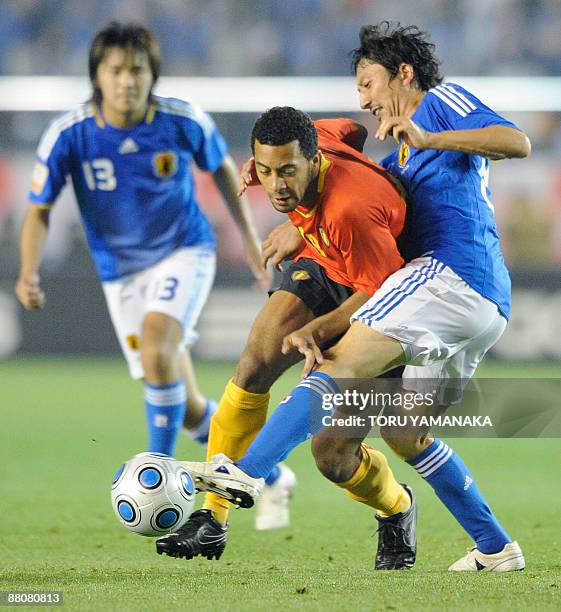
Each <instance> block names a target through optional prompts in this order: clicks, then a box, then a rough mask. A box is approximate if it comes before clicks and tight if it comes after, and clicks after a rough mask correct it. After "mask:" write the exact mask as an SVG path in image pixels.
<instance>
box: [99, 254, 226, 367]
mask: <svg viewBox="0 0 561 612" xmlns="http://www.w3.org/2000/svg"><path fill="white" fill-rule="evenodd" d="M215 272H216V254H215V252H214V251H213V250H212V249H209V248H208V247H184V248H182V249H178V250H177V251H174V252H173V253H171V255H168V256H167V257H166V258H165V259H162V261H159V262H158V263H157V264H154V265H153V266H150V267H149V268H146V269H145V270H142V271H141V272H137V273H135V274H131V275H130V276H126V277H124V278H120V279H119V280H116V281H108V282H104V283H102V287H103V292H104V293H105V299H106V301H107V307H108V308H109V314H110V315H111V320H112V321H113V327H114V328H115V332H116V334H117V337H118V338H119V343H120V344H121V349H122V350H123V354H124V355H125V359H126V360H127V363H128V366H129V371H130V374H131V376H132V378H135V379H138V378H143V376H144V371H143V369H142V363H141V360H140V350H139V348H140V336H141V333H142V322H143V320H144V317H145V315H146V313H148V312H163V313H164V314H167V315H169V316H170V317H173V318H174V319H176V320H177V321H179V323H180V324H181V326H182V328H183V346H192V345H193V344H194V343H195V342H196V340H197V332H196V331H195V326H196V324H197V321H198V319H199V316H200V314H201V310H202V308H203V306H204V305H205V302H206V301H207V298H208V294H209V293H210V289H211V287H212V283H213V281H214V275H215Z"/></svg>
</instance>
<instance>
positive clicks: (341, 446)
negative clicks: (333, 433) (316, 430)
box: [312, 435, 355, 483]
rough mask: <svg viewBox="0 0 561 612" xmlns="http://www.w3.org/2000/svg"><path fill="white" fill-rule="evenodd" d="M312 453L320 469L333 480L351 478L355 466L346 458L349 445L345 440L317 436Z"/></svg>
mask: <svg viewBox="0 0 561 612" xmlns="http://www.w3.org/2000/svg"><path fill="white" fill-rule="evenodd" d="M312 454H313V456H314V459H315V462H316V466H317V468H318V470H319V471H320V472H321V474H322V475H323V476H325V478H327V479H328V480H330V481H331V482H339V483H340V482H346V481H347V480H349V479H350V478H351V476H352V474H353V471H354V467H355V466H354V465H352V466H350V465H349V464H348V461H346V460H345V459H346V458H347V456H348V445H347V444H346V443H345V442H344V441H339V440H337V441H336V440H334V439H333V438H323V437H322V436H321V435H320V436H316V437H314V438H313V439H312Z"/></svg>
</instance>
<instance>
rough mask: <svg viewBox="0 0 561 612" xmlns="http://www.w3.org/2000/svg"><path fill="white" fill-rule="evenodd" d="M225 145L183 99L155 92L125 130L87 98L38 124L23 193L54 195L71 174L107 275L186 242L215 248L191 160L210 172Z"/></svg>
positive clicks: (45, 201) (134, 268) (147, 262)
mask: <svg viewBox="0 0 561 612" xmlns="http://www.w3.org/2000/svg"><path fill="white" fill-rule="evenodd" d="M226 153H227V147H226V143H225V142H224V140H223V138H222V136H221V135H220V133H219V132H218V130H217V129H216V126H215V124H214V122H213V120H212V119H211V118H210V117H209V116H208V115H207V114H205V113H204V112H202V111H201V110H200V109H199V108H197V107H196V106H193V105H192V104H189V103H187V102H183V101H181V100H176V99H173V98H160V97H154V100H153V102H152V104H151V105H150V107H149V110H148V112H147V114H146V117H145V119H144V120H143V121H142V122H141V123H139V124H138V125H136V126H134V127H132V128H130V129H117V128H114V127H112V126H110V125H108V124H107V123H106V122H105V121H104V120H103V117H102V116H101V114H100V113H99V111H98V108H97V105H96V104H95V103H93V102H88V103H86V104H84V105H82V106H80V107H79V108H78V109H76V110H74V111H71V112H68V113H66V114H64V115H62V116H61V117H59V118H57V119H55V120H54V121H53V122H52V123H51V125H50V126H49V128H48V129H47V130H46V132H45V133H44V135H43V137H42V139H41V141H40V143H39V147H38V149H37V157H38V159H37V162H36V165H35V169H34V172H33V178H32V185H31V191H30V200H31V201H32V202H34V203H36V204H38V205H50V204H53V203H54V202H55V200H56V198H57V196H58V195H59V193H60V190H61V189H62V187H63V186H64V184H65V182H66V179H67V177H68V176H71V177H72V183H73V185H74V190H75V192H76V198H77V200H78V205H79V207H80V213H81V216H82V221H83V223H84V227H85V231H86V237H87V240H88V243H89V246H90V249H91V252H92V256H93V259H94V262H95V265H96V268H97V271H98V273H99V276H100V278H101V280H103V281H107V280H114V279H118V278H122V277H123V276H126V275H128V274H132V273H134V272H138V271H140V270H144V269H145V268H147V267H148V266H151V265H152V264H154V263H156V262H158V261H160V260H161V259H163V258H164V257H166V256H167V255H169V254H170V253H171V252H173V251H175V250H176V249H178V248H181V247H184V246H194V245H209V246H211V247H214V244H215V239H214V235H213V232H212V229H211V227H210V224H209V222H208V220H207V219H206V217H205V216H204V214H203V213H202V211H201V210H200V208H199V206H198V204H197V201H196V199H195V191H194V181H193V175H192V173H191V168H190V162H191V160H194V161H195V163H196V164H197V166H198V167H199V168H201V169H203V170H208V171H210V172H214V171H216V170H217V169H218V168H219V166H220V165H221V163H222V161H223V160H224V156H225V155H226Z"/></svg>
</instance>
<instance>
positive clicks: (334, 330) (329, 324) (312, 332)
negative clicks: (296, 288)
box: [281, 291, 370, 378]
mask: <svg viewBox="0 0 561 612" xmlns="http://www.w3.org/2000/svg"><path fill="white" fill-rule="evenodd" d="M369 297H370V296H369V295H368V294H366V293H363V292H362V291H357V292H356V293H353V295H351V297H349V298H347V299H346V300H345V301H344V302H343V303H342V304H341V305H340V306H338V307H337V308H335V310H332V311H331V312H328V313H327V314H325V315H323V316H321V317H318V318H317V319H314V320H313V321H310V322H309V323H308V324H306V325H304V327H301V328H300V329H297V330H296V331H295V332H292V333H291V334H289V335H288V336H285V338H284V339H283V342H282V348H281V350H282V352H283V353H284V354H285V355H286V354H287V353H289V352H290V351H292V350H294V349H296V350H298V351H299V352H300V353H302V355H304V359H305V362H304V369H303V371H302V378H305V377H306V376H308V374H309V373H310V372H311V371H312V370H313V369H314V367H315V366H316V364H319V365H321V364H322V363H323V355H322V353H321V349H320V348H319V347H320V345H322V344H325V343H326V342H328V341H329V340H332V339H333V338H337V336H341V335H342V334H344V333H345V332H346V331H347V330H348V329H349V327H350V318H351V315H352V314H353V313H354V312H356V311H357V310H358V309H359V308H360V307H361V306H362V305H363V304H365V303H366V302H367V301H368V299H369Z"/></svg>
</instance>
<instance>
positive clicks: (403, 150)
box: [399, 142, 409, 168]
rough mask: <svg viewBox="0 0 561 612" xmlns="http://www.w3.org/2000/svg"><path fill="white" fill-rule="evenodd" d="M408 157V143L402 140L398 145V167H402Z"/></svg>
mask: <svg viewBox="0 0 561 612" xmlns="http://www.w3.org/2000/svg"><path fill="white" fill-rule="evenodd" d="M408 159H409V145H408V144H407V143H406V142H402V143H401V146H400V147H399V167H400V168H403V166H405V164H406V163H407V160H408Z"/></svg>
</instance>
